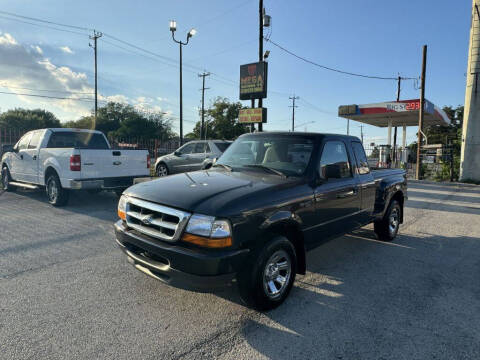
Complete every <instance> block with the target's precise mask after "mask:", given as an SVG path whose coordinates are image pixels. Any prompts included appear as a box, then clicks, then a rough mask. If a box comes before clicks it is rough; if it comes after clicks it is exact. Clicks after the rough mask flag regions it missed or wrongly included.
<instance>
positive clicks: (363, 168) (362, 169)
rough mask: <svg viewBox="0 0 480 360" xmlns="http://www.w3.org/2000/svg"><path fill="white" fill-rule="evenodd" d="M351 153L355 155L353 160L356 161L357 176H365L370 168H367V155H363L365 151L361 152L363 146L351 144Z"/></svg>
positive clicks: (357, 143) (355, 143)
mask: <svg viewBox="0 0 480 360" xmlns="http://www.w3.org/2000/svg"><path fill="white" fill-rule="evenodd" d="M352 148H353V153H354V154H355V158H356V160H357V169H358V174H359V175H365V174H368V173H370V167H369V166H368V159H367V155H365V150H363V146H362V144H361V143H359V142H356V141H354V142H352Z"/></svg>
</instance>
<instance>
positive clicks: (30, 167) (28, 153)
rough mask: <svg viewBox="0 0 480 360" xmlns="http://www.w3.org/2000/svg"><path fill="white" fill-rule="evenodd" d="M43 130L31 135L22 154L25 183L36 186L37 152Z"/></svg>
mask: <svg viewBox="0 0 480 360" xmlns="http://www.w3.org/2000/svg"><path fill="white" fill-rule="evenodd" d="M44 133H45V130H37V131H34V132H33V133H32V137H31V138H30V142H29V144H28V146H27V149H26V150H24V152H23V165H24V168H25V173H24V178H25V180H24V181H26V182H29V183H33V184H38V151H39V147H40V142H41V141H42V139H43V134H44Z"/></svg>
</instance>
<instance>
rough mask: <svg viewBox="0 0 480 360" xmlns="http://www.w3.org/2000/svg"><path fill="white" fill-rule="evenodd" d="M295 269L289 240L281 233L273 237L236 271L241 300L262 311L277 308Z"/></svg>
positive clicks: (287, 289) (288, 289) (293, 255)
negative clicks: (239, 270)
mask: <svg viewBox="0 0 480 360" xmlns="http://www.w3.org/2000/svg"><path fill="white" fill-rule="evenodd" d="M296 269H297V256H296V253H295V248H294V247H293V245H292V243H291V242H290V241H289V240H288V239H287V238H285V237H283V236H276V237H274V238H273V239H272V240H271V241H270V242H268V243H267V244H266V245H265V247H264V248H263V249H261V250H260V252H259V253H258V255H257V256H255V257H253V258H252V262H251V263H250V266H246V269H245V270H244V271H243V272H242V273H241V274H239V278H238V285H239V290H240V296H241V297H242V300H243V301H244V302H245V303H246V304H247V305H249V306H251V307H254V308H256V309H258V310H262V311H264V310H270V309H274V308H276V307H277V306H279V305H280V304H281V303H283V301H285V299H286V298H287V296H288V294H289V293H290V290H291V289H292V286H293V282H294V281H295V275H296Z"/></svg>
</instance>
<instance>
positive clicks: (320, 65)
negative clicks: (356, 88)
mask: <svg viewBox="0 0 480 360" xmlns="http://www.w3.org/2000/svg"><path fill="white" fill-rule="evenodd" d="M264 39H265V41H267V42H270V43H272V45H274V46H276V47H278V48H279V49H280V50H282V51H284V52H286V53H287V54H290V55H292V56H294V57H296V58H297V59H300V60H302V61H304V62H306V63H309V64H311V65H314V66H317V67H320V68H322V69H325V70H329V71H334V72H337V73H340V74H344V75H350V76H357V77H362V78H367V79H377V80H397V79H398V77H383V76H376V75H365V74H358V73H353V72H349V71H344V70H340V69H335V68H332V67H329V66H325V65H322V64H319V63H316V62H314V61H312V60H309V59H306V58H304V57H303V56H300V55H297V54H295V53H294V52H293V51H290V50H288V49H286V48H284V47H283V46H281V45H279V44H277V43H276V42H274V41H273V40H271V39H267V38H266V37H264ZM402 79H404V80H413V79H415V78H407V77H404V78H402Z"/></svg>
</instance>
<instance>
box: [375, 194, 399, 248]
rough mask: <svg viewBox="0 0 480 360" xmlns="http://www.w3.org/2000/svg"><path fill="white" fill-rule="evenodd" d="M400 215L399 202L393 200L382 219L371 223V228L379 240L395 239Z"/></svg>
mask: <svg viewBox="0 0 480 360" xmlns="http://www.w3.org/2000/svg"><path fill="white" fill-rule="evenodd" d="M401 215H402V208H401V207H400V204H399V203H398V201H396V200H393V201H392V202H391V203H390V206H389V207H388V210H387V213H386V214H385V216H384V217H383V219H382V220H380V221H375V222H374V223H373V229H374V231H375V234H377V237H378V239H379V240H382V241H392V240H393V239H395V236H397V233H398V229H399V227H400V219H401Z"/></svg>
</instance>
